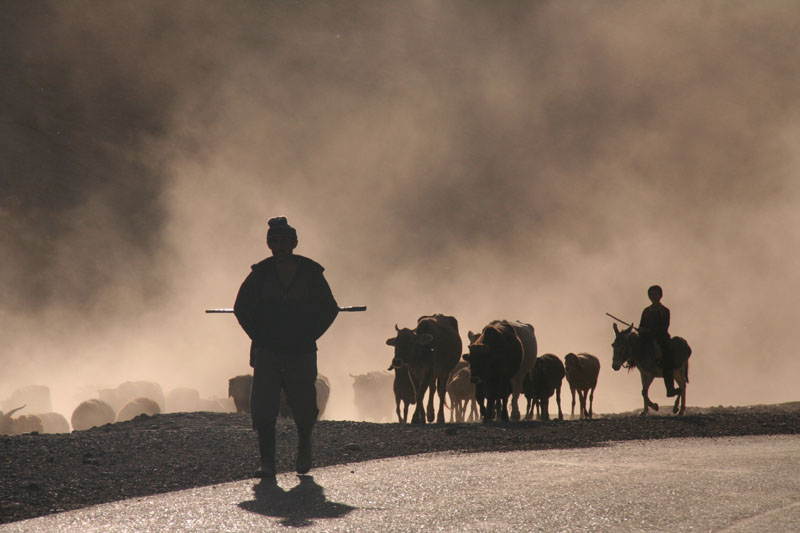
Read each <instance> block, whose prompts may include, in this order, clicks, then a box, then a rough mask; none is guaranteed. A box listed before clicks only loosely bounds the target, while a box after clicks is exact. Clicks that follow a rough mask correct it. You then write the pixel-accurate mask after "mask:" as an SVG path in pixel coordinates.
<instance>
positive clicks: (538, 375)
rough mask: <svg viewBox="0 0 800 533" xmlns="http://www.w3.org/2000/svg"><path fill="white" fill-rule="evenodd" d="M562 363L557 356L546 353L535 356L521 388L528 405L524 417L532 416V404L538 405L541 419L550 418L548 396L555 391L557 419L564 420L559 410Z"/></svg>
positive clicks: (562, 377) (528, 418) (562, 373)
mask: <svg viewBox="0 0 800 533" xmlns="http://www.w3.org/2000/svg"><path fill="white" fill-rule="evenodd" d="M564 374H565V371H564V363H562V362H561V359H559V358H558V356H556V355H554V354H551V353H546V354H542V355H540V356H539V357H537V358H536V361H535V362H534V364H533V368H532V369H531V371H530V373H529V374H528V375H527V376H525V380H524V382H523V389H524V390H525V398H526V399H527V400H528V402H527V403H528V406H527V409H526V412H525V419H526V420H530V419H532V418H533V411H534V406H536V407H538V410H539V416H540V418H541V419H542V420H550V397H551V396H552V395H553V392H555V393H556V404H557V405H558V419H559V420H564V413H563V412H562V411H561V383H562V382H563V380H564Z"/></svg>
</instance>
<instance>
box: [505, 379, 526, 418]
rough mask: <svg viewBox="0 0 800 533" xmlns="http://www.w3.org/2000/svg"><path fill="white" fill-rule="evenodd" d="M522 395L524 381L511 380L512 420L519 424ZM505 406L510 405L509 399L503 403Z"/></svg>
mask: <svg viewBox="0 0 800 533" xmlns="http://www.w3.org/2000/svg"><path fill="white" fill-rule="evenodd" d="M520 394H522V379H521V378H520V379H519V380H517V379H512V380H511V420H513V421H515V422H517V421H519V419H520V412H519V405H518V404H519V397H520ZM503 403H504V405H508V399H507V398H506V399H505V401H504V402H503Z"/></svg>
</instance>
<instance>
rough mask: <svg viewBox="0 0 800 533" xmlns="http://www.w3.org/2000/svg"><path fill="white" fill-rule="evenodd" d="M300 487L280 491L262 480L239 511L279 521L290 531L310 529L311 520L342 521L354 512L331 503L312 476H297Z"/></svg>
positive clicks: (340, 504) (345, 506) (342, 505)
mask: <svg viewBox="0 0 800 533" xmlns="http://www.w3.org/2000/svg"><path fill="white" fill-rule="evenodd" d="M297 477H299V478H300V483H299V484H298V485H297V486H296V487H294V488H292V489H290V490H288V491H285V490H283V489H282V488H281V487H280V486H279V485H278V483H277V481H276V480H275V479H262V480H261V481H260V482H259V483H258V484H257V485H254V486H253V493H254V494H255V497H256V499H255V500H249V501H246V502H241V503H240V504H239V507H241V508H242V509H244V510H246V511H250V512H252V513H258V514H262V515H264V516H273V517H276V518H281V519H282V520H281V524H282V525H284V526H290V527H306V526H310V525H312V524H313V523H314V522H313V520H312V519H313V518H341V517H342V516H344V515H346V514H347V513H349V512H350V511H352V510H354V509H356V507H352V506H350V505H346V504H344V503H336V502H330V501H328V500H327V499H326V498H325V494H324V491H323V488H322V487H321V486H320V485H318V484H317V483H316V482H315V481H314V478H313V477H312V476H297Z"/></svg>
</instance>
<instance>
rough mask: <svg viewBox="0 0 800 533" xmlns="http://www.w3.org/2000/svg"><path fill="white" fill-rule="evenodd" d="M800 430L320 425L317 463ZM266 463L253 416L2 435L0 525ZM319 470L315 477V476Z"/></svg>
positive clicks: (797, 419)
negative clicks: (252, 425) (260, 458)
mask: <svg viewBox="0 0 800 533" xmlns="http://www.w3.org/2000/svg"><path fill="white" fill-rule="evenodd" d="M797 433H800V402H792V403H786V404H777V405H758V406H748V407H715V408H689V409H687V413H686V414H685V415H684V416H681V417H678V416H671V415H655V416H648V417H641V416H638V414H636V413H622V414H614V415H601V416H597V417H596V418H594V419H591V420H564V421H558V420H553V421H547V422H541V421H534V422H518V423H507V424H501V423H493V424H445V425H444V426H440V425H435V424H429V425H424V426H412V425H405V426H404V425H400V424H375V423H369V422H349V421H332V420H323V421H320V422H319V423H318V424H317V426H316V429H315V433H314V465H315V467H322V466H329V465H334V464H343V463H349V462H359V461H367V460H371V459H378V458H384V457H396V456H403V455H414V454H420V453H427V452H438V451H450V450H455V451H464V452H483V451H510V450H537V449H551V448H573V447H587V446H598V445H602V444H603V443H605V442H609V441H624V440H643V439H662V438H681V437H724V436H741V435H779V434H797ZM295 445H296V434H295V430H294V423H293V422H292V421H291V420H279V423H278V450H277V466H278V471H279V472H286V471H291V470H292V469H293V464H294V447H295ZM257 466H258V452H257V444H256V437H255V433H254V432H253V431H252V430H251V429H250V418H249V415H244V414H233V413H207V412H199V413H177V414H167V415H156V416H153V417H146V416H141V417H137V418H136V419H134V420H132V421H130V422H121V423H116V424H109V425H106V426H103V427H99V428H93V429H90V430H87V431H75V432H72V433H69V434H48V435H38V434H27V435H20V436H14V437H9V436H0V523H7V522H13V521H17V520H23V519H26V518H33V517H36V516H41V515H45V514H49V513H54V512H59V511H65V510H70V509H77V508H81V507H86V506H89V505H95V504H99V503H105V502H109V501H115V500H121V499H126V498H132V497H140V496H146V495H150V494H156V493H161V492H168V491H174V490H180V489H187V488H191V487H197V486H202V485H209V484H215V483H224V482H228V481H235V480H242V479H247V478H250V477H251V476H252V474H253V472H254V471H255V469H256V467H257ZM312 474H313V471H312Z"/></svg>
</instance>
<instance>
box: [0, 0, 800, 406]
mask: <svg viewBox="0 0 800 533" xmlns="http://www.w3.org/2000/svg"><path fill="white" fill-rule="evenodd" d="M767 4H768V5H766V6H762V5H755V4H754V3H751V2H731V1H727V2H702V1H699V2H692V3H689V4H687V3H682V2H658V3H647V4H641V3H639V2H619V1H611V2H563V3H561V2H552V3H547V2H536V3H522V4H516V3H515V4H513V5H504V6H502V7H497V6H496V5H494V4H486V3H479V2H453V3H447V2H444V3H442V2H428V1H422V0H420V1H417V2H404V3H402V4H383V3H380V4H379V3H365V2H359V3H356V2H353V3H351V2H336V3H325V2H317V3H314V4H313V5H310V6H309V5H306V4H305V3H294V2H276V3H270V4H269V5H266V6H265V5H262V4H261V3H256V2H252V3H247V2H240V3H236V4H219V3H215V2H180V1H178V2H169V3H167V4H165V3H163V2H145V1H141V2H135V3H127V4H106V3H101V2H69V3H60V2H25V3H22V4H20V3H17V2H3V10H4V12H5V13H7V16H5V17H4V20H3V21H2V22H0V25H2V27H0V35H2V37H0V44H2V46H0V50H2V51H0V60H2V65H0V66H2V68H3V71H4V73H5V74H4V76H3V77H2V81H0V89H1V90H2V93H0V94H2V98H3V103H4V108H5V109H6V110H7V112H6V113H4V117H5V118H4V120H3V122H2V123H0V140H1V142H2V146H3V147H4V154H3V158H2V162H0V165H1V166H0V172H2V173H1V174H0V180H2V181H0V228H2V229H1V230H0V247H1V248H0V254H2V256H1V257H2V266H0V283H2V287H1V288H0V297H1V298H2V301H0V323H2V328H3V343H2V346H0V360H2V367H3V371H2V373H0V400H2V399H3V398H5V397H7V396H8V395H9V394H10V393H11V392H12V390H13V389H15V388H16V387H18V386H21V385H24V384H29V383H31V384H42V385H49V386H50V387H51V390H52V392H53V396H54V402H55V403H56V409H57V410H59V411H61V412H63V413H65V414H66V415H67V416H69V413H71V411H72V409H73V408H74V406H75V405H76V404H77V402H78V400H80V399H84V398H86V397H88V396H91V395H92V391H93V390H94V388H96V387H98V386H114V385H116V384H118V383H119V382H121V381H125V380H132V379H149V380H154V381H158V382H159V383H161V384H162V386H163V387H164V389H165V392H166V391H168V390H169V389H171V388H173V387H176V386H191V387H195V388H198V389H199V390H200V392H201V395H203V396H212V395H216V396H226V394H227V379H228V378H229V377H231V376H234V375H236V374H239V373H244V372H247V371H249V367H248V364H247V349H248V340H247V338H246V336H245V335H244V333H243V332H242V331H241V330H240V329H239V327H238V325H237V323H236V321H235V318H234V317H233V316H230V315H228V316H226V315H206V314H204V313H203V309H205V308H209V307H223V306H225V307H229V306H232V304H233V300H234V298H235V295H236V291H237V290H238V288H239V284H240V283H241V281H242V280H243V279H244V277H245V276H246V275H247V273H248V271H249V266H250V265H251V264H252V263H255V262H257V261H258V260H260V259H262V258H263V257H265V256H266V255H267V254H268V250H267V249H266V246H265V243H264V236H265V229H266V220H267V219H268V218H269V217H270V216H274V215H285V216H287V217H288V219H289V221H290V223H292V225H294V226H295V227H296V228H297V230H298V235H299V241H300V245H299V247H298V250H297V252H298V253H300V254H303V255H307V256H309V257H311V258H313V259H315V260H317V261H319V262H320V263H322V264H323V265H324V266H325V267H326V276H327V278H328V281H329V282H330V284H331V286H332V288H333V291H334V294H335V296H336V298H337V300H338V301H339V304H340V305H357V304H359V305H361V304H363V305H367V306H368V308H369V310H368V311H367V313H361V314H342V315H340V317H339V318H338V319H337V321H336V322H335V323H334V325H333V326H332V328H331V330H330V331H329V332H328V333H327V334H326V335H325V336H324V337H323V339H322V340H321V341H320V343H319V344H320V352H319V367H320V371H321V372H323V373H324V374H326V375H327V376H328V377H329V378H330V379H331V382H332V388H333V392H332V397H331V405H330V407H329V410H328V413H327V415H328V417H329V418H352V417H354V416H355V415H354V411H353V409H352V405H351V398H352V392H351V387H350V385H351V383H352V381H351V379H350V378H349V376H348V374H349V373H363V372H367V371H370V370H381V369H385V368H386V367H387V366H388V363H389V361H390V359H391V354H392V352H391V349H390V348H389V347H387V346H386V345H385V340H386V339H387V338H388V337H390V336H392V335H393V331H394V325H395V323H397V324H399V325H400V326H401V327H403V326H410V325H412V324H413V323H414V322H415V321H416V319H417V318H418V317H419V316H420V315H423V314H431V313H445V314H451V315H454V316H455V317H457V318H458V320H459V323H460V327H461V333H462V338H463V339H464V341H465V344H466V334H467V331H468V330H473V331H475V330H479V329H480V328H482V327H483V326H484V325H485V324H486V323H487V322H489V321H490V320H493V319H498V318H506V319H513V320H522V321H524V322H530V323H531V324H533V325H534V327H535V329H536V334H537V337H538V341H539V348H540V353H545V352H551V353H555V354H557V355H559V356H560V357H562V358H563V356H564V354H566V353H567V352H569V351H575V352H578V351H585V352H590V353H594V354H596V355H597V356H598V357H599V358H600V360H601V364H602V369H601V375H600V382H599V385H598V390H597V393H596V396H595V410H596V411H598V412H616V411H627V410H631V409H635V408H638V407H639V406H640V403H641V399H640V394H639V378H638V374H636V375H633V374H630V375H629V374H627V373H625V372H618V373H614V372H613V371H612V370H611V348H610V343H611V341H612V340H613V332H612V329H611V321H610V319H608V318H607V317H606V316H605V315H604V313H605V312H607V311H608V312H611V313H613V314H616V315H617V316H620V317H622V318H625V319H627V320H634V321H637V322H638V319H639V315H640V313H641V310H642V308H644V307H645V306H646V305H647V304H648V301H647V298H646V289H647V287H648V286H649V285H651V284H653V283H659V284H661V285H662V286H663V287H664V292H665V294H664V300H663V301H664V303H665V305H667V306H668V307H669V308H670V309H671V310H672V317H673V319H672V326H671V332H672V333H673V334H674V335H681V336H683V337H685V338H686V339H687V340H688V341H689V343H690V344H691V345H692V348H693V350H694V354H693V356H692V359H691V363H690V379H691V383H690V386H689V389H688V403H689V404H690V405H695V406H708V405H719V404H723V405H742V404H752V403H774V402H784V401H792V400H797V399H798V398H797V394H796V392H795V382H796V378H797V376H798V375H800V358H798V357H797V349H796V339H795V335H794V329H793V328H794V326H795V324H796V323H797V322H798V318H799V317H798V311H797V305H796V303H795V302H794V297H795V295H796V294H798V293H800V290H799V289H800V281H798V275H797V273H798V271H800V269H799V268H798V266H800V265H798V250H800V246H798V244H800V243H798V234H797V228H798V227H800V209H798V200H800V190H799V188H798V183H800V180H798V168H800V159H799V158H798V153H799V152H798V151H797V149H796V146H797V144H798V141H800V128H798V124H800V121H798V119H800V90H799V89H800V86H799V85H798V82H800V73H799V72H798V68H797V57H800V42H798V40H797V38H796V36H797V34H798V31H799V30H800V7H798V5H797V3H795V2H791V1H787V2H779V1H773V2H768V3H767ZM663 390H664V389H663V383H661V382H658V383H657V384H656V385H654V387H653V397H654V399H656V400H657V401H661V402H663V401H664V396H663V394H664V393H663ZM564 393H565V394H566V397H567V398H568V395H569V394H568V387H567V386H566V384H565V385H564ZM564 405H565V406H566V408H567V410H569V400H568V399H567V400H566V401H565V403H564Z"/></svg>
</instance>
